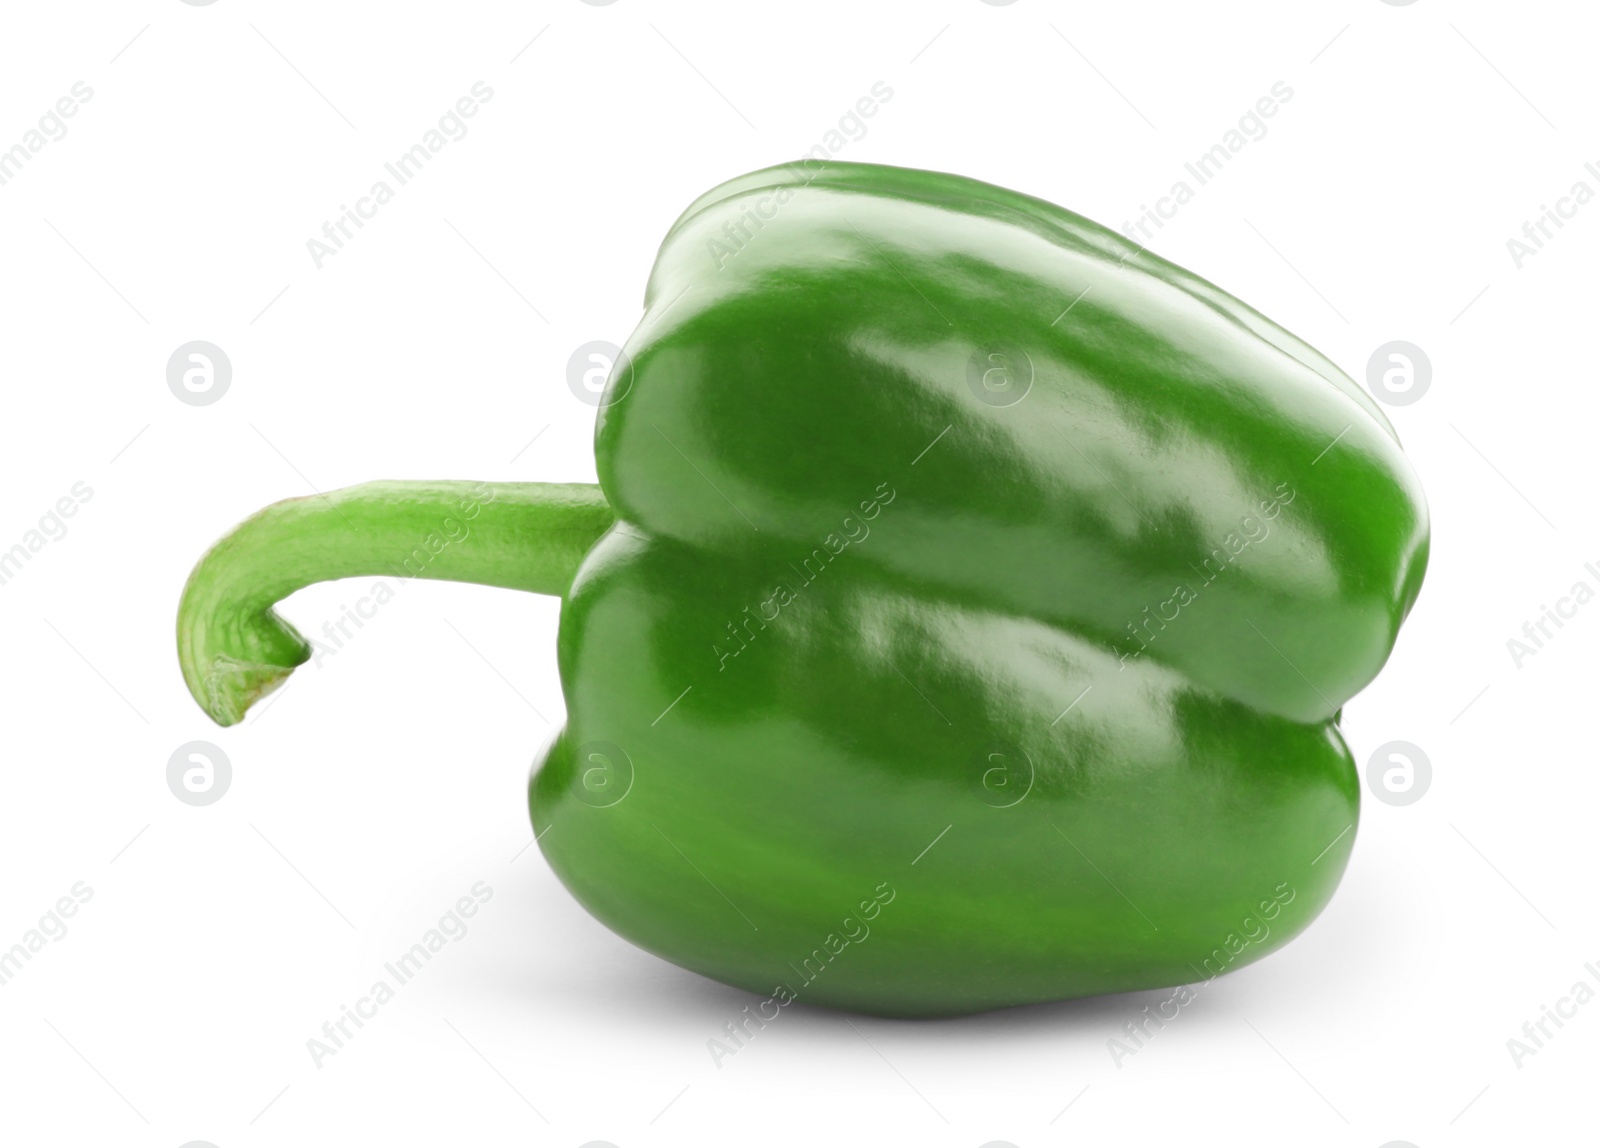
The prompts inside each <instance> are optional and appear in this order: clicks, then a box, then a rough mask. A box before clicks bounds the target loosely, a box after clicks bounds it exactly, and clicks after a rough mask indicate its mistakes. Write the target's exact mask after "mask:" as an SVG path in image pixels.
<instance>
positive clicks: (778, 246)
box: [178, 163, 1428, 1016]
mask: <svg viewBox="0 0 1600 1148" xmlns="http://www.w3.org/2000/svg"><path fill="white" fill-rule="evenodd" d="M595 449H596V458H597V460H598V469H599V476H600V484H599V487H598V488H594V487H590V486H584V485H569V486H558V485H547V484H512V485H503V484H495V485H483V484H468V483H447V482H428V483H405V482H393V483H374V484H370V485H366V486H358V487H354V488H350V489H348V490H343V491H338V492H334V493H333V494H330V495H327V496H320V497H314V498H309V499H300V500H295V501H290V502H286V503H279V504H277V505H275V506H272V507H269V508H267V509H266V510H264V511H262V512H261V513H260V514H258V515H257V516H256V517H254V518H252V519H250V520H248V521H246V522H245V523H244V524H242V525H241V526H240V527H238V528H237V529H236V530H235V531H234V532H233V533H231V534H230V535H229V536H227V537H226V538H225V539H224V540H223V541H222V542H220V543H219V544H218V545H217V546H216V547H215V548H214V549H213V550H212V551H211V552H210V553H209V554H208V555H207V556H206V557H205V558H204V559H203V560H202V561H201V562H200V564H199V566H198V567H197V568H196V570H195V572H194V574H193V576H192V577H191V579H190V581H189V583H188V586H187V588H186V590H185V592H184V597H183V602H182V605H181V607H180V611H179V620H178V645H179V654H180V660H181V663H182V667H183V672H184V676H185V680H186V681H187V683H188V685H189V688H190V690H191V691H192V692H193V693H194V696H195V697H196V699H197V700H198V701H199V702H200V704H201V706H202V707H204V709H205V710H206V712H207V713H208V714H210V715H211V716H212V717H213V718H214V719H215V720H217V721H218V722H221V723H223V724H227V723H230V722H234V721H237V720H239V718H240V716H241V715H242V714H243V713H244V711H245V709H246V708H247V707H248V706H249V705H250V704H251V703H252V702H253V701H254V700H255V699H257V698H258V697H260V696H261V695H263V694H264V693H266V692H267V691H269V690H271V689H272V688H274V687H275V686H276V685H277V684H279V683H280V682H281V681H282V680H283V678H284V677H285V676H286V675H287V674H288V673H289V672H290V670H291V669H292V668H293V667H294V666H295V665H297V664H299V663H300V662H302V661H304V660H305V659H306V657H307V656H308V648H307V645H306V643H305V641H304V640H303V639H302V638H301V637H300V636H299V635H298V634H296V633H295V632H294V630H293V629H292V628H290V627H289V626H288V625H287V624H286V623H285V622H283V621H282V619H281V618H279V617H278V615H277V614H276V613H275V612H274V611H273V610H272V604H273V603H274V602H275V601H277V600H278V599H279V598H281V597H283V596H284V595H285V594H287V593H289V592H291V591H293V590H294V589H296V588H297V587H300V586H303V585H306V584H308V583H310V582H313V581H319V580H324V579H329V578H341V577H349V576H354V575H374V574H378V575H381V574H384V573H391V572H400V573H406V574H410V575H414V576H420V577H427V578H445V579H455V580H460V581H467V582H480V583H487V584H492V585H497V586H508V587H515V588H518V589H524V590H532V591H535V592H537V593H543V594H555V595H561V596H562V598H563V599H564V602H563V606H562V614H561V628H560V637H559V643H558V646H559V649H558V654H559V663H560V671H561V680H562V684H563V688H564V691H565V694H566V700H567V724H566V727H565V729H564V731H563V732H562V733H561V734H560V735H559V736H557V737H556V738H555V740H554V742H553V743H552V744H551V745H550V746H549V747H548V748H547V749H546V751H545V753H544V755H543V759H542V761H541V763H540V764H539V765H538V766H537V767H536V769H535V773H534V776H533V779H532V784H531V790H530V804H531V808H532V816H533V824H534V828H535V830H536V833H537V838H538V842H539V845H540V847H541V848H542V849H543V851H544V854H545V856H546V857H547V858H548V859H549V862H550V864H551V865H552V867H553V868H554V869H555V871H556V873H557V874H558V875H559V876H560V878H561V880H562V881H563V882H565V884H566V886H567V888H568V889H570V890H571V891H572V893H573V895H574V896H576V897H577V898H578V900H579V901H580V902H582V903H583V905H584V906H585V907H586V908H588V909H589V911H590V912H592V913H593V914H594V915H595V916H596V917H598V918H599V919H600V920H601V921H603V922H604V923H605V924H607V925H608V926H610V927H611V928H612V929H614V930H615V931H616V932H618V933H620V934H621V935H622V936H624V937H626V938H627V939H628V940H630V941H632V942H634V943H635V944H637V945H639V946H641V947H643V948H645V949H647V950H649V951H651V952H653V953H656V954H658V955H660V956H662V957H664V958H665V959H667V960H669V961H672V962H674V963H676V964H679V965H682V966H683V967H685V968H688V969H692V970H695V971H696V972H699V973H702V974H704V975H706V976H708V977H712V978H715V979H717V980H719V981H724V982H726V983H728V984H731V985H736V986H739V987H741V988H744V989H748V990H750V991H752V992H756V993H759V994H761V995H762V996H763V997H766V998H768V1001H767V1002H766V1004H764V1006H763V1007H764V1008H765V1007H769V1006H770V1005H771V1004H772V1003H773V1002H776V1004H777V1005H779V1006H781V1005H782V1004H786V1003H788V1002H789V1001H792V1000H800V1001H804V1002H807V1003H812V1004H819V1005H827V1006H833V1007H837V1008H844V1009H852V1010H859V1011H862V1012H868V1013H877V1014H884V1015H902V1016H935V1015H948V1014H957V1013H967V1012H974V1011H979V1010H984V1009H993V1008H998V1007H1002V1006H1008V1005H1018V1004H1024V1003H1028V1002H1035V1001H1047V1000H1057V999H1062V998H1068V997H1079V996H1085V995H1090V994H1098V993H1109V992H1120V991H1127V990H1133V989H1145V988H1152V987H1158V986H1167V985H1177V984H1186V983H1193V982H1195V981H1197V980H1200V979H1205V978H1209V977H1211V976H1215V975H1217V974H1218V973H1221V972H1225V971H1229V970H1232V969H1234V968H1237V967H1240V966H1241V965H1243V964H1245V963H1248V962H1250V961H1253V960H1255V959H1257V958H1259V957H1261V956H1263V955H1265V954H1266V953H1268V952H1270V951H1272V950H1273V949H1275V948H1277V947H1279V946H1280V945H1282V944H1284V943H1285V942H1286V941H1288V940H1289V939H1290V938H1291V937H1293V936H1294V935H1295V934H1296V933H1298V932H1300V931H1301V930H1302V929H1304V928H1305V927H1306V926H1307V925H1308V924H1309V923H1310V921H1311V920H1312V919H1313V918H1314V917H1315V916H1316V915H1317V913H1318V912H1319V911H1320V910H1321V909H1322V907H1323V906H1324V905H1325V904H1327V902H1328V900H1329V898H1330V897H1331V896H1332V894H1333V890H1334V888H1335V886H1336V885H1337V883H1338V880H1339V877H1340V875H1341V874H1342V872H1343V870H1344V867H1345V863H1346V860H1347V858H1348V856H1349V854H1350V850H1351V847H1352V844H1353V841H1354V838H1355V832H1354V829H1355V825H1356V821H1357V816H1358V781H1357V773H1356V770H1355V768H1354V765H1353V762H1352V759H1351V755H1350V752H1349V750H1348V748H1347V747H1346V746H1345V743H1344V741H1343V740H1342V738H1341V737H1340V733H1339V711H1340V708H1341V707H1342V706H1343V705H1344V703H1345V701H1346V700H1347V699H1349V698H1350V697H1351V696H1353V695H1354V694H1355V693H1357V692H1358V691H1359V690H1360V689H1362V687H1364V686H1365V685H1366V684H1367V683H1368V682H1369V681H1371V680H1372V678H1373V677H1374V676H1375V675H1376V674H1377V672H1378V670H1379V669H1380V668H1381V667H1382V665H1383V663H1384V661H1385V660H1386V659H1387V657H1388V655H1389V652H1390V650H1391V648H1392V646H1393V644H1394V641H1395V639H1396V636H1397V633H1398V631H1399V627H1400V625H1401V622H1402V621H1403V620H1404V618H1405V617H1406V614H1407V613H1408V611H1409V610H1410V608H1411V605H1412V603H1413V602H1414V600H1415V599H1416V596H1417V593H1418V590H1419V589H1420V586H1421V583H1422V578H1423V572H1424V569H1425V567H1426V564H1427V554H1428V519H1427V510H1426V506H1425V503H1424V500H1423V494H1422V490H1421V487H1420V485H1419V483H1418V480H1417V477H1416V475H1415V474H1414V473H1413V471H1412V469H1411V467H1410V466H1409V465H1408V463H1407V461H1406V459H1405V457H1404V455H1403V454H1402V453H1401V449H1400V446H1399V443H1398V440H1397V439H1396V436H1395V434H1394V431H1393V430H1392V428H1391V427H1390V426H1389V424H1388V422H1387V421H1386V420H1385V418H1384V417H1383V415H1382V413H1381V412H1380V410H1379V408H1378V407H1377V406H1376V405H1375V404H1374V402H1373V401H1372V400H1371V398H1369V397H1368V396H1367V394H1366V393H1365V392H1363V391H1362V390H1361V389H1360V388H1359V387H1358V386H1356V384H1355V383H1353V382H1352V381H1351V380H1350V379H1349V378H1347V377H1346V376H1345V375H1344V374H1342V373H1341V372H1340V371H1339V369H1338V368H1337V367H1335V366H1334V365H1333V364H1332V363H1331V362H1330V361H1329V360H1328V359H1326V358H1324V357H1323V356H1322V355H1320V354H1318V353H1317V352H1316V351H1314V350H1312V349H1311V348H1310V347H1308V346H1307V345H1306V344H1304V343H1303V342H1301V341H1300V340H1299V339H1297V338H1295V337H1294V336H1293V335H1290V334H1289V333H1288V332H1286V331H1284V330H1283V329H1282V328H1280V327H1278V326H1276V325H1275V324H1273V323H1272V322H1271V321H1269V320H1268V319H1266V318H1264V317H1263V316H1262V315H1260V314H1259V313H1257V312H1256V311H1253V310H1251V309H1250V308H1248V307H1246V306H1245V305H1244V304H1242V303H1240V302H1239V301H1238V300H1236V299H1234V298H1233V297H1232V296H1230V295H1228V294H1226V293H1225V292H1223V291H1222V290H1221V289H1219V288H1217V287H1215V286H1213V285H1211V284H1209V283H1207V282H1205V281H1203V280H1201V279H1198V278H1196V277H1195V276H1193V275H1191V274H1189V273H1188V272H1186V271H1183V270H1181V269H1180V268H1178V267H1175V266H1173V265H1172V264H1170V263H1167V262H1166V261H1164V260H1162V259H1159V258H1157V257H1155V256H1153V255H1151V254H1149V253H1148V252H1145V251H1143V250H1142V249H1139V248H1137V247H1135V246H1134V245H1133V244H1131V243H1130V242H1128V241H1127V240H1125V239H1124V238H1122V237H1121V236H1119V235H1117V234H1115V233H1113V232H1111V231H1108V230H1106V229H1105V228H1103V227H1100V226H1098V225H1096V224H1094V223H1091V222H1089V221H1088V220H1085V219H1083V218H1081V217H1079V216H1077V215H1074V214H1072V213H1070V212H1067V211H1064V210H1062V209H1060V208H1058V207H1055V206H1052V205H1051V204H1049V203H1045V202H1043V201H1041V200H1038V199H1033V198H1030V197H1028V196H1024V195H1020V194H1017V193H1015V192H1011V191H1006V190H1003V189H1001V188H997V187H992V186H990V185H988V184H984V183H979V182H976V181H974V180H969V179H964V178H959V177H956V176H951V175H943V174H936V173H930V172H921V171H910V170H901V169H896V168H890V167H878V166H869V165H857V164H842V163H832V164H827V165H811V166H807V165H802V164H797V165H791V166H786V167H777V168H772V169H769V170H766V171H760V172H756V173H754V174H752V175H748V176H745V177H743V178H740V179H736V180H734V181H732V182H730V183H727V184H724V185H723V186H721V187H719V188H717V189H716V190H714V191H712V192H710V193H709V194H707V195H706V196H704V197H702V198H701V199H699V200H698V201H696V202H695V203H694V204H692V205H691V206H690V207H689V209H688V210H687V211H686V212H685V213H684V214H683V216H682V217H681V218H680V219H679V220H678V221H677V223H676V224H675V225H674V226H673V227H672V229H671V231H670V232H669V233H668V235H667V238H666V240H665V242H664V243H663V245H662V248H661V251H660V254H659V256H658V258H657V261H656V265H655V269H654V272H653V273H652V275H651V278H650V282H649V287H648V291H647V293H646V298H645V312H644V317H643V319H642V321H641V322H640V324H639V326H638V328H637V330H636V331H635V332H634V334H633V336H632V338H631V339H630V340H629V342H628V344H627V346H626V348H625V353H624V355H623V356H622V357H621V358H619V360H618V362H617V364H616V365H615V368H614V369H613V371H612V373H611V377H610V380H609V383H608V390H607V392H606V395H605V398H604V401H603V403H602V405H601V407H600V412H599V421H598V426H597V429H596V447H595ZM451 523H454V524H455V525H454V527H452V526H451V525H450V524H451ZM452 531H453V533H452Z"/></svg>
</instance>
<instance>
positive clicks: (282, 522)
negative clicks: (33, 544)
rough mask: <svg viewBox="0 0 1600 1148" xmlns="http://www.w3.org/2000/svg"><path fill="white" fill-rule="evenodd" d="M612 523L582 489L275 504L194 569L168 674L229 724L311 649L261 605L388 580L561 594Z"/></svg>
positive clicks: (449, 485) (375, 488)
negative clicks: (351, 582)
mask: <svg viewBox="0 0 1600 1148" xmlns="http://www.w3.org/2000/svg"><path fill="white" fill-rule="evenodd" d="M614 519H615V516H614V514H613V513H612V510H611V508H610V506H608V505H607V503H606V500H605V497H604V495H602V494H601V492H600V488H599V487H598V486H593V485H589V484H586V483H566V484H556V483H539V482H530V483H481V482H368V483H363V484H361V485H359V486H350V487H345V488H344V489H342V490H335V491H330V492H328V493H327V494H318V495H311V496H308V497H305V498H291V499H286V500H285V501H283V502H276V503H273V504H272V505H271V506H268V507H266V508H265V509H264V510H261V511H259V512H257V513H256V514H255V515H253V516H252V517H250V518H247V519H245V521H243V522H241V523H240V524H239V525H238V526H236V527H235V528H234V529H233V530H232V531H230V532H229V533H228V534H227V535H225V536H224V537H223V538H222V539H221V541H219V542H218V543H217V544H216V545H215V546H213V547H212V548H211V549H210V550H209V551H208V552H207V553H206V555H205V557H203V558H201V559H200V562H199V563H198V564H197V565H196V566H195V568H194V572H193V573H192V574H191V575H190V576H189V581H188V583H187V584H186V585H185V586H184V589H183V598H182V601H181V602H180V603H179V606H178V661H179V663H180V664H181V666H182V667H183V680H184V682H185V683H186V684H187V685H188V687H189V692H190V693H191V694H193V695H194V699H195V701H197V702H199V703H200V708H201V709H203V710H205V712H206V713H207V714H208V715H209V716H210V717H211V719H212V720H213V721H215V722H216V723H217V724H218V725H224V726H226V725H233V724H234V723H236V722H238V721H239V720H240V719H241V718H243V717H244V714H245V711H246V710H248V709H249V708H250V706H251V705H253V704H254V703H255V702H256V701H257V700H258V699H260V698H262V697H264V696H266V695H267V694H269V693H271V692H272V691H273V690H275V689H277V688H278V687H279V686H280V685H282V684H283V682H284V680H285V679H287V678H288V676H289V674H290V673H291V672H292V671H293V670H294V668H295V667H296V666H298V665H300V664H301V663H302V662H304V661H306V659H307V658H309V657H310V656H311V648H310V646H309V645H308V644H307V643H306V640H305V639H304V638H302V637H301V636H300V635H299V633H297V632H296V631H295V629H294V627H293V626H291V625H289V624H288V623H287V622H285V621H284V620H283V619H282V618H281V617H279V615H278V613H277V611H276V610H274V609H273V605H274V604H275V603H277V602H278V601H280V600H281V599H283V598H286V597H288V596H289V595H290V594H292V593H294V592H295V591H296V590H299V589H301V588H302V587H305V586H309V585H311V584H312V583H314V582H326V581H330V580H332V579H335V578H354V577H364V576H365V577H370V576H379V577H381V576H385V575H387V576H393V577H398V578H434V579H443V580H447V581H454V582H475V583H478V584H481V585H486V586H504V587H506V588H508V589H513V590H530V591H532V592H534V593H536V594H553V595H557V596H561V595H565V593H566V592H567V589H568V587H569V586H570V585H571V584H572V579H573V576H574V575H575V574H576V573H577V570H578V566H579V564H580V563H581V562H582V561H583V557H584V555H585V554H586V553H588V551H589V550H590V548H591V547H593V545H594V544H595V542H596V541H598V540H599V538H600V536H601V535H602V534H604V533H605V532H606V531H607V530H608V529H610V527H611V524H612V522H613V521H614Z"/></svg>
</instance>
